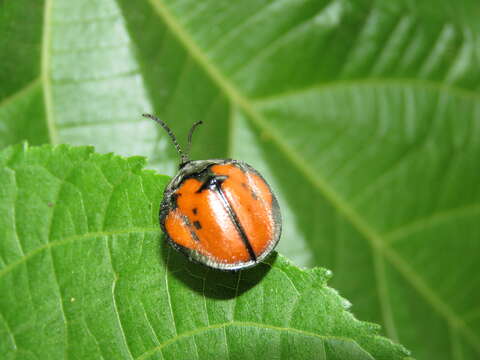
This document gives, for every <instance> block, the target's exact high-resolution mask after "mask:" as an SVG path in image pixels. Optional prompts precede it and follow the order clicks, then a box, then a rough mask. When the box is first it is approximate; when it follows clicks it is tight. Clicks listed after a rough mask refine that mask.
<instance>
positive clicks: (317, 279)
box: [0, 145, 407, 360]
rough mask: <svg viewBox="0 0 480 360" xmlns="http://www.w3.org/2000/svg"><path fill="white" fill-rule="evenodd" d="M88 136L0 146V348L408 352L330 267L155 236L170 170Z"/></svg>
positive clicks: (184, 355)
mask: <svg viewBox="0 0 480 360" xmlns="http://www.w3.org/2000/svg"><path fill="white" fill-rule="evenodd" d="M143 165H144V160H143V158H129V159H124V158H120V157H118V156H114V155H112V154H109V155H99V154H96V153H94V152H92V149H91V148H86V147H76V148H72V147H68V146H65V145H62V146H58V147H55V148H54V147H51V146H43V147H38V148H30V149H29V148H28V147H27V146H23V147H21V146H16V147H10V148H7V149H6V150H3V151H2V152H1V153H0V189H2V199H5V201H2V203H1V205H0V219H1V220H0V222H1V223H0V225H1V226H0V229H1V239H2V242H1V248H0V255H1V264H0V293H1V294H2V296H1V297H0V315H1V316H0V339H2V341H0V353H1V354H3V355H2V358H4V359H14V358H23V359H29V358H40V359H41V358H78V359H86V358H98V357H103V358H111V359H113V358H116V359H118V358H122V359H192V358H198V359H226V358H231V359H258V358H267V357H268V358H274V359H339V360H340V359H342V360H348V359H355V360H362V359H365V360H367V359H368V360H371V359H404V358H406V356H407V352H406V350H404V349H403V348H402V347H401V346H399V345H395V344H393V343H392V342H391V341H389V340H387V339H385V338H383V337H380V336H378V335H377V334H376V333H377V330H378V327H377V326H376V325H373V324H369V323H364V322H360V321H358V320H356V319H355V318H354V317H353V316H352V315H351V313H350V312H349V311H348V307H349V303H348V301H346V300H344V299H342V298H341V297H340V296H339V295H338V293H337V292H336V291H335V290H333V289H332V288H330V287H328V286H327V285H326V283H327V280H328V278H329V277H330V274H329V272H328V271H326V270H324V269H321V268H315V269H312V270H308V271H305V270H300V269H299V268H297V267H295V266H293V265H291V264H290V263H289V262H288V261H287V260H286V259H284V258H283V257H281V256H280V257H279V258H275V257H273V258H270V261H269V262H267V263H264V264H261V265H259V266H257V267H255V268H253V269H251V270H246V271H241V272H219V271H215V270H209V269H208V268H205V267H202V266H199V265H194V264H192V263H191V262H189V261H188V260H187V259H186V258H185V257H184V256H182V255H180V254H178V253H177V252H175V251H174V250H171V248H170V247H167V246H166V245H165V242H163V241H160V238H161V237H160V233H161V232H160V229H159V226H158V208H159V202H160V200H161V196H162V190H163V188H164V186H165V184H166V181H167V180H168V178H167V177H165V176H159V175H156V174H155V173H154V172H153V171H151V170H150V171H145V170H142V167H143Z"/></svg>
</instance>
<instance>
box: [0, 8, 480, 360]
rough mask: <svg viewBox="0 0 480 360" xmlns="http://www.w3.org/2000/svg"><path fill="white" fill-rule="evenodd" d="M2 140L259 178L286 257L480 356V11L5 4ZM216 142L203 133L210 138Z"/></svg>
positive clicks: (381, 316) (383, 316) (443, 346)
mask: <svg viewBox="0 0 480 360" xmlns="http://www.w3.org/2000/svg"><path fill="white" fill-rule="evenodd" d="M0 12H1V13H2V18H1V19H0V33H1V34H6V35H7V36H1V37H0V53H1V54H2V55H3V56H2V61H0V145H8V144H13V143H17V142H19V141H21V140H24V139H27V140H29V141H30V142H31V143H32V144H40V143H53V144H55V143H71V144H94V145H95V146H96V147H97V149H98V150H99V151H102V152H108V151H114V152H116V153H119V154H122V155H133V154H137V155H143V156H147V157H148V158H149V164H150V166H151V167H154V168H156V169H159V170H160V171H161V172H162V173H166V174H170V175H173V173H174V171H175V164H176V161H177V160H176V154H175V153H174V150H173V148H172V146H171V145H170V143H169V139H168V138H167V137H166V136H165V134H164V133H163V132H162V131H159V130H156V129H155V127H154V124H151V123H149V122H148V121H147V120H146V119H142V118H141V117H140V113H142V112H146V111H153V112H155V113H156V114H158V115H160V116H161V117H162V118H163V119H164V120H166V121H167V122H168V123H169V124H171V125H172V127H173V128H174V131H175V132H176V133H178V134H179V137H180V139H185V136H186V133H187V131H188V128H189V127H190V125H191V124H192V123H193V121H195V120H199V119H202V120H204V121H205V125H204V128H203V129H201V130H200V131H199V132H198V133H197V134H196V135H195V144H194V152H193V157H195V158H218V157H233V158H239V159H242V160H245V161H247V162H249V163H251V164H252V165H253V166H254V167H256V168H257V169H259V170H260V171H261V172H262V173H263V174H264V175H265V176H266V178H267V179H268V180H269V182H270V183H272V185H273V187H274V189H275V190H276V191H277V193H278V196H279V200H280V204H281V207H282V210H283V213H284V215H285V216H284V218H285V223H284V236H283V239H282V241H281V242H280V246H279V251H280V252H281V253H284V254H288V256H289V258H291V259H292V260H293V261H294V262H295V263H296V264H299V265H304V266H308V267H312V266H319V265H320V266H326V267H328V268H330V269H332V270H333V271H334V272H335V274H336V276H335V277H334V279H333V280H332V281H333V282H332V284H333V286H334V287H335V288H337V289H339V291H340V292H341V293H342V294H344V295H346V297H347V298H349V299H351V300H352V302H353V303H354V304H355V305H354V306H355V313H356V314H358V315H359V316H360V317H361V318H362V319H367V320H369V321H373V322H377V323H381V324H382V325H383V328H384V331H385V334H386V335H388V336H389V337H390V338H392V339H394V340H397V341H399V342H401V343H404V344H406V345H407V346H408V347H409V348H411V349H412V350H413V352H414V353H415V354H416V356H418V357H419V358H435V359H439V360H446V359H451V358H458V359H460V358H463V359H477V358H478V357H479V355H480V336H479V335H478V334H480V309H479V305H478V304H480V290H479V288H480V286H479V285H480V273H479V272H478V270H477V267H478V265H477V263H478V254H479V253H480V242H479V241H478V240H477V239H478V238H479V234H480V221H478V218H479V214H480V185H479V182H478V178H479V175H480V174H479V170H478V159H479V157H480V145H479V144H480V140H479V139H480V120H479V119H480V117H479V114H480V100H479V99H480V93H479V91H480V88H479V85H478V84H480V61H478V57H479V55H478V54H479V53H480V48H479V47H480V45H479V44H480V41H479V32H480V25H479V24H480V22H479V21H478V19H479V18H480V5H479V3H478V1H477V0H458V1H455V2H454V3H453V2H452V1H451V0H421V1H420V0H419V1H407V0H398V1H390V0H377V1H373V0H332V1H326V0H275V1H261V0H242V1H232V0H202V1H194V0H143V1H128V0H116V1H115V0H99V1H96V2H95V4H93V3H91V4H90V3H83V2H73V1H70V0H44V1H36V2H35V4H31V2H30V1H27V0H16V1H4V2H0ZM197 135H198V136H197Z"/></svg>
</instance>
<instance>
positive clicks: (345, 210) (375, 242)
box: [148, 0, 480, 353]
mask: <svg viewBox="0 0 480 360" xmlns="http://www.w3.org/2000/svg"><path fill="white" fill-rule="evenodd" d="M148 1H149V2H150V4H151V5H152V7H153V8H154V9H155V11H156V12H157V14H158V15H159V16H160V18H161V19H162V21H163V22H164V23H165V24H166V26H167V27H168V28H169V30H170V31H171V32H172V34H173V35H174V36H175V37H177V39H178V40H179V42H180V43H181V44H182V45H183V46H184V47H185V49H186V51H187V52H188V53H189V54H190V56H191V57H192V58H194V59H195V60H196V61H197V62H198V64H199V66H200V67H202V68H203V69H204V70H205V72H206V73H207V74H208V75H209V76H210V78H211V79H212V81H213V82H214V83H215V84H216V85H217V86H218V87H219V88H220V89H221V90H223V91H224V93H225V94H226V96H227V97H228V99H229V100H230V103H231V106H234V105H236V106H238V107H239V108H241V109H242V110H243V111H245V113H247V114H248V115H249V117H248V118H249V119H250V120H251V121H253V122H254V123H255V124H256V125H257V126H259V127H260V128H262V129H263V130H265V131H267V132H268V133H269V134H270V135H271V139H272V141H273V142H275V144H276V145H277V147H278V148H279V149H280V150H281V151H282V152H283V153H284V154H285V156H286V157H287V158H288V159H289V160H290V161H291V162H292V164H293V165H294V166H295V167H297V169H298V170H299V171H300V172H301V173H303V174H304V176H305V178H306V179H307V180H308V181H309V182H311V183H312V184H313V185H314V187H315V188H316V189H317V190H318V191H319V192H320V193H322V194H323V196H324V197H325V198H326V199H327V200H328V201H329V202H330V203H331V204H332V205H333V207H334V208H336V209H337V211H338V212H339V213H341V214H342V215H343V216H344V217H345V218H346V219H347V220H348V221H349V222H350V223H351V224H352V225H353V227H354V228H356V229H357V230H358V231H359V233H360V234H362V235H363V237H364V238H365V239H366V240H367V242H368V243H369V244H370V246H371V247H372V248H373V249H374V250H378V251H379V252H380V254H382V255H383V256H384V257H385V258H387V259H388V260H389V262H390V263H391V264H392V265H393V266H394V267H395V268H396V269H397V270H398V271H399V272H400V273H401V274H402V275H403V276H404V277H405V279H406V280H407V281H408V282H409V283H410V285H411V286H412V287H413V288H415V289H416V290H417V292H418V293H419V294H420V295H422V296H423V297H424V299H425V300H426V301H427V302H428V303H429V304H430V305H431V306H432V307H433V308H434V309H435V310H436V311H437V312H438V313H439V314H440V315H441V316H442V317H444V318H445V320H446V322H447V324H448V326H450V327H453V328H457V329H460V330H461V331H462V332H463V334H464V336H465V337H466V338H467V339H468V341H469V342H470V343H471V345H472V346H473V347H474V348H475V350H476V351H477V352H478V353H480V339H479V338H478V336H477V335H476V334H475V333H474V332H473V331H472V330H471V329H470V328H469V327H468V326H467V325H466V324H465V322H464V321H463V320H462V319H461V318H460V317H459V316H457V314H456V313H455V312H454V311H453V310H452V309H451V308H450V307H449V305H448V304H446V303H445V302H443V301H442V300H441V299H440V298H439V297H438V296H437V294H436V293H435V292H434V291H433V290H432V289H431V288H430V287H429V286H428V285H427V284H426V283H425V282H424V281H423V280H422V279H421V278H420V277H419V276H417V275H416V273H415V272H414V270H412V269H411V268H410V266H409V265H408V263H407V262H406V261H405V260H404V259H403V258H402V257H400V256H399V255H398V254H397V253H396V252H395V250H394V249H392V248H390V246H389V245H388V244H387V243H386V241H384V239H383V238H382V236H381V235H380V234H379V233H378V232H377V231H376V230H375V229H374V228H373V227H372V226H370V224H369V223H368V222H367V221H366V220H365V219H363V217H362V216H360V215H359V214H358V213H357V212H356V211H355V210H354V209H353V208H352V207H351V206H350V205H349V204H348V203H347V202H346V201H345V200H344V199H343V198H342V197H341V196H340V195H339V194H337V192H336V191H335V190H334V189H333V188H332V187H331V186H329V184H328V183H327V182H326V181H325V180H324V179H323V178H322V177H321V174H318V173H314V172H313V171H312V170H311V168H310V167H309V166H308V163H306V162H305V161H304V160H303V159H302V157H301V156H299V155H298V154H297V153H296V152H295V151H294V150H293V149H291V148H290V147H289V146H288V145H287V144H286V143H285V142H284V141H282V139H283V137H282V136H281V134H279V133H278V132H277V131H276V129H274V128H273V127H272V126H270V125H269V124H268V122H267V121H266V119H264V117H263V116H262V115H261V114H260V113H258V112H257V110H256V109H255V108H254V106H253V103H252V101H251V100H250V99H248V98H247V97H245V96H243V94H241V92H240V91H239V90H238V89H237V88H236V87H235V86H234V85H233V84H232V83H231V82H230V81H229V80H228V79H227V78H226V77H225V76H224V75H223V74H222V73H221V72H220V71H219V70H218V69H217V68H216V67H215V65H214V64H213V63H212V62H211V60H210V59H208V57H207V56H206V55H205V53H204V51H202V49H200V47H199V46H197V45H196V43H195V42H194V41H193V39H192V38H191V36H190V34H189V33H188V32H187V30H185V29H184V28H183V27H182V25H181V24H180V22H179V21H178V20H177V19H176V17H175V16H174V15H173V14H172V13H171V12H170V10H169V9H168V7H167V5H165V4H164V3H163V2H162V1H161V0H148Z"/></svg>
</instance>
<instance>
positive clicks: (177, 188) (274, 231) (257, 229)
mask: <svg viewBox="0 0 480 360" xmlns="http://www.w3.org/2000/svg"><path fill="white" fill-rule="evenodd" d="M143 116H145V117H148V118H150V119H153V120H154V121H156V122H157V123H158V124H160V126H162V127H163V128H164V129H165V130H166V132H167V133H168V135H169V136H170V138H171V139H172V141H173V144H174V145H175V148H176V149H177V151H178V153H179V155H180V157H181V162H180V165H179V171H178V173H177V175H175V177H173V179H172V180H171V181H170V183H169V184H168V185H167V187H166V188H165V192H164V194H163V200H162V204H161V207H160V225H161V227H162V230H163V232H164V233H165V234H166V236H167V241H168V243H169V244H170V245H171V246H173V247H174V248H175V249H177V250H179V251H180V252H182V253H184V254H186V255H187V256H188V257H189V258H190V259H191V260H193V261H196V262H199V263H201V264H204V265H206V266H209V267H211V268H215V269H221V270H240V269H245V268H248V267H252V266H255V265H256V264H258V263H259V262H260V261H261V260H263V259H264V258H265V257H267V256H268V255H269V254H270V253H271V252H272V250H273V249H274V248H275V246H276V245H277V243H278V241H279V239H280V233H281V227H282V224H281V215H280V208H279V206H278V202H277V199H276V198H275V195H274V194H273V193H272V191H271V189H270V187H269V185H268V184H267V183H266V182H265V180H264V179H263V177H262V176H261V175H260V174H259V173H258V172H257V171H256V170H255V169H254V168H252V167H251V166H250V165H248V164H246V163H245V162H243V161H238V160H231V159H213V160H190V159H189V158H188V155H187V154H185V153H184V152H183V151H182V149H181V147H180V145H179V144H178V142H177V140H176V138H175V135H174V134H173V133H172V131H171V130H170V129H169V128H168V126H167V125H166V124H165V123H164V122H163V121H161V120H160V119H158V118H156V117H155V116H153V115H149V114H144V115H143ZM201 123H202V122H201V121H200V122H197V123H195V124H194V125H193V126H192V128H191V129H190V133H189V135H188V146H189V147H190V144H191V140H192V134H193V131H194V130H195V128H196V126H197V125H199V124H201Z"/></svg>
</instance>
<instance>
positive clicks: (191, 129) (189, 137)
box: [187, 121, 203, 157]
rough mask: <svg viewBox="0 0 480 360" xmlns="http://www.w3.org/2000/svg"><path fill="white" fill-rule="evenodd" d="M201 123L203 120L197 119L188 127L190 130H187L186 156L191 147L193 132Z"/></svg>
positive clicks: (188, 154)
mask: <svg viewBox="0 0 480 360" xmlns="http://www.w3.org/2000/svg"><path fill="white" fill-rule="evenodd" d="M202 124H203V121H197V122H196V123H195V124H193V125H192V127H191V128H190V131H189V132H188V145H187V146H188V148H187V157H188V156H190V149H191V147H192V136H193V132H194V131H195V129H196V128H197V126H198V125H202Z"/></svg>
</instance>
